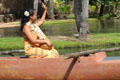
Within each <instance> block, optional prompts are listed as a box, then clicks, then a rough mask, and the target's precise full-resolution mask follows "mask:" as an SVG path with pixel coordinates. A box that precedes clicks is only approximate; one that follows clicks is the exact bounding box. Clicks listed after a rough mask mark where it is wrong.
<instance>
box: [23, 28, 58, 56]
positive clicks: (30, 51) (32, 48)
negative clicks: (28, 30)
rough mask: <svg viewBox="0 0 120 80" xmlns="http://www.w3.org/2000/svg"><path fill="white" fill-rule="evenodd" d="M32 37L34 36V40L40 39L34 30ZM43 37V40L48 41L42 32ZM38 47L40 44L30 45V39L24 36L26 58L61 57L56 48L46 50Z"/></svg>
mask: <svg viewBox="0 0 120 80" xmlns="http://www.w3.org/2000/svg"><path fill="white" fill-rule="evenodd" d="M37 27H38V26H37ZM32 35H33V37H34V39H39V37H38V35H37V33H36V32H35V31H34V30H32ZM41 35H42V37H43V39H45V40H48V38H47V37H46V36H45V34H44V33H43V32H42V31H41ZM36 45H40V44H32V43H30V41H29V39H28V38H27V36H26V35H25V34H24V49H25V55H26V56H29V57H31V58H36V57H40V58H55V57H58V56H59V54H58V52H57V50H55V49H54V47H53V48H52V49H51V50H46V49H42V48H40V47H38V46H36Z"/></svg>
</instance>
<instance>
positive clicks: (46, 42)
mask: <svg viewBox="0 0 120 80" xmlns="http://www.w3.org/2000/svg"><path fill="white" fill-rule="evenodd" d="M23 32H24V33H25V35H26V36H27V38H28V39H29V40H30V42H31V43H33V44H37V43H38V44H47V45H48V46H51V45H52V44H51V43H50V42H49V41H47V40H39V39H34V37H33V35H32V33H31V28H30V27H29V26H27V25H25V26H24V28H23Z"/></svg>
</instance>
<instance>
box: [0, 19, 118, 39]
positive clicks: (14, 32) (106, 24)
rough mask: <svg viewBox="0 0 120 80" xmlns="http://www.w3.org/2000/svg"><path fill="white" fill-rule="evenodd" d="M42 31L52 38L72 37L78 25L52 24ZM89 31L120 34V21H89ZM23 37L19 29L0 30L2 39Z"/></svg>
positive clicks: (43, 26) (44, 27)
mask: <svg viewBox="0 0 120 80" xmlns="http://www.w3.org/2000/svg"><path fill="white" fill-rule="evenodd" d="M41 29H42V30H43V32H44V33H45V34H46V35H50V36H57V35H61V36H72V35H73V34H76V33H77V29H76V24H75V23H74V22H73V23H64V24H51V25H42V27H41ZM89 30H90V32H91V33H114V32H120V21H118V20H89ZM7 36H22V32H21V31H20V30H19V27H13V28H0V37H7Z"/></svg>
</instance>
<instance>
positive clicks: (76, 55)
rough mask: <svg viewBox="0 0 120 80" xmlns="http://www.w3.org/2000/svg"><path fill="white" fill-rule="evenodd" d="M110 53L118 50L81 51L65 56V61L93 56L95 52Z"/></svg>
mask: <svg viewBox="0 0 120 80" xmlns="http://www.w3.org/2000/svg"><path fill="white" fill-rule="evenodd" d="M111 51H120V48H107V49H94V50H87V51H82V52H77V53H72V54H68V55H65V59H70V58H77V57H80V56H88V55H90V54H95V53H97V52H111Z"/></svg>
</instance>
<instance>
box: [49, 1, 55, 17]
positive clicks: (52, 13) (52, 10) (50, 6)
mask: <svg viewBox="0 0 120 80" xmlns="http://www.w3.org/2000/svg"><path fill="white" fill-rule="evenodd" d="M48 9H49V10H48V15H49V17H50V19H55V17H54V8H53V0H49V8H48Z"/></svg>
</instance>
